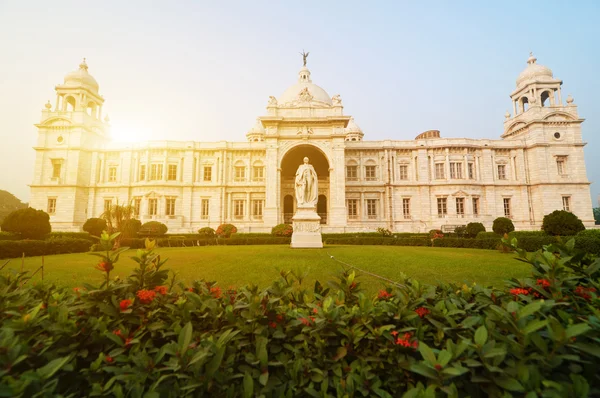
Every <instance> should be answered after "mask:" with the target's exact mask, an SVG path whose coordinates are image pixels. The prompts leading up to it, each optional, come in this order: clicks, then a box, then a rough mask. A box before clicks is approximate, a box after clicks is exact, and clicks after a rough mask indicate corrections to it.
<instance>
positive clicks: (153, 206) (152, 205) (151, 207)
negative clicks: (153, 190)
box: [148, 199, 158, 216]
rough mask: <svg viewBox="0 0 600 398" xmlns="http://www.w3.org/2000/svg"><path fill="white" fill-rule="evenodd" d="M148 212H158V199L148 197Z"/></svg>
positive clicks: (151, 213)
mask: <svg viewBox="0 0 600 398" xmlns="http://www.w3.org/2000/svg"><path fill="white" fill-rule="evenodd" d="M148 214H149V215H151V216H155V215H157V214H158V199H148Z"/></svg>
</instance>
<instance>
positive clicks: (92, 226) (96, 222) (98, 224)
mask: <svg viewBox="0 0 600 398" xmlns="http://www.w3.org/2000/svg"><path fill="white" fill-rule="evenodd" d="M83 230H84V231H85V232H88V233H89V234H90V235H93V236H100V235H102V231H106V220H104V219H103V218H88V219H87V221H86V222H85V224H83Z"/></svg>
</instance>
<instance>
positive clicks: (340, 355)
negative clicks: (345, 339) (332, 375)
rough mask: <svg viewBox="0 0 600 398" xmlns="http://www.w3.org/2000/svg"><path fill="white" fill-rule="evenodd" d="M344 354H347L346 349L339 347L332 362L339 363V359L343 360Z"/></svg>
mask: <svg viewBox="0 0 600 398" xmlns="http://www.w3.org/2000/svg"><path fill="white" fill-rule="evenodd" d="M346 354H348V350H347V349H346V347H339V348H338V349H337V353H336V354H335V356H334V357H333V358H332V359H333V360H334V361H339V360H340V359H342V358H344V357H345V356H346Z"/></svg>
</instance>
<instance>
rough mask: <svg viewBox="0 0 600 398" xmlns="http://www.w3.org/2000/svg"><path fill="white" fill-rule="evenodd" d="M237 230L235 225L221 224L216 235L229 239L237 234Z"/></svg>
mask: <svg viewBox="0 0 600 398" xmlns="http://www.w3.org/2000/svg"><path fill="white" fill-rule="evenodd" d="M236 232H237V228H236V226H235V225H233V224H221V225H219V226H218V227H217V230H216V232H215V233H216V234H217V236H218V237H219V238H229V237H230V236H231V234H235V233H236Z"/></svg>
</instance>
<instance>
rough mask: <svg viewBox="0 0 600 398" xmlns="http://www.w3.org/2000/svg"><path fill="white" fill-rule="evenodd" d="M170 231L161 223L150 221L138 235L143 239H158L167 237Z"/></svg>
mask: <svg viewBox="0 0 600 398" xmlns="http://www.w3.org/2000/svg"><path fill="white" fill-rule="evenodd" d="M168 230H169V228H168V227H167V226H166V225H165V224H163V223H161V222H158V221H148V222H145V223H144V224H143V225H142V228H140V230H139V231H138V235H139V236H143V237H157V236H163V235H165V234H166V233H167V231H168Z"/></svg>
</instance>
